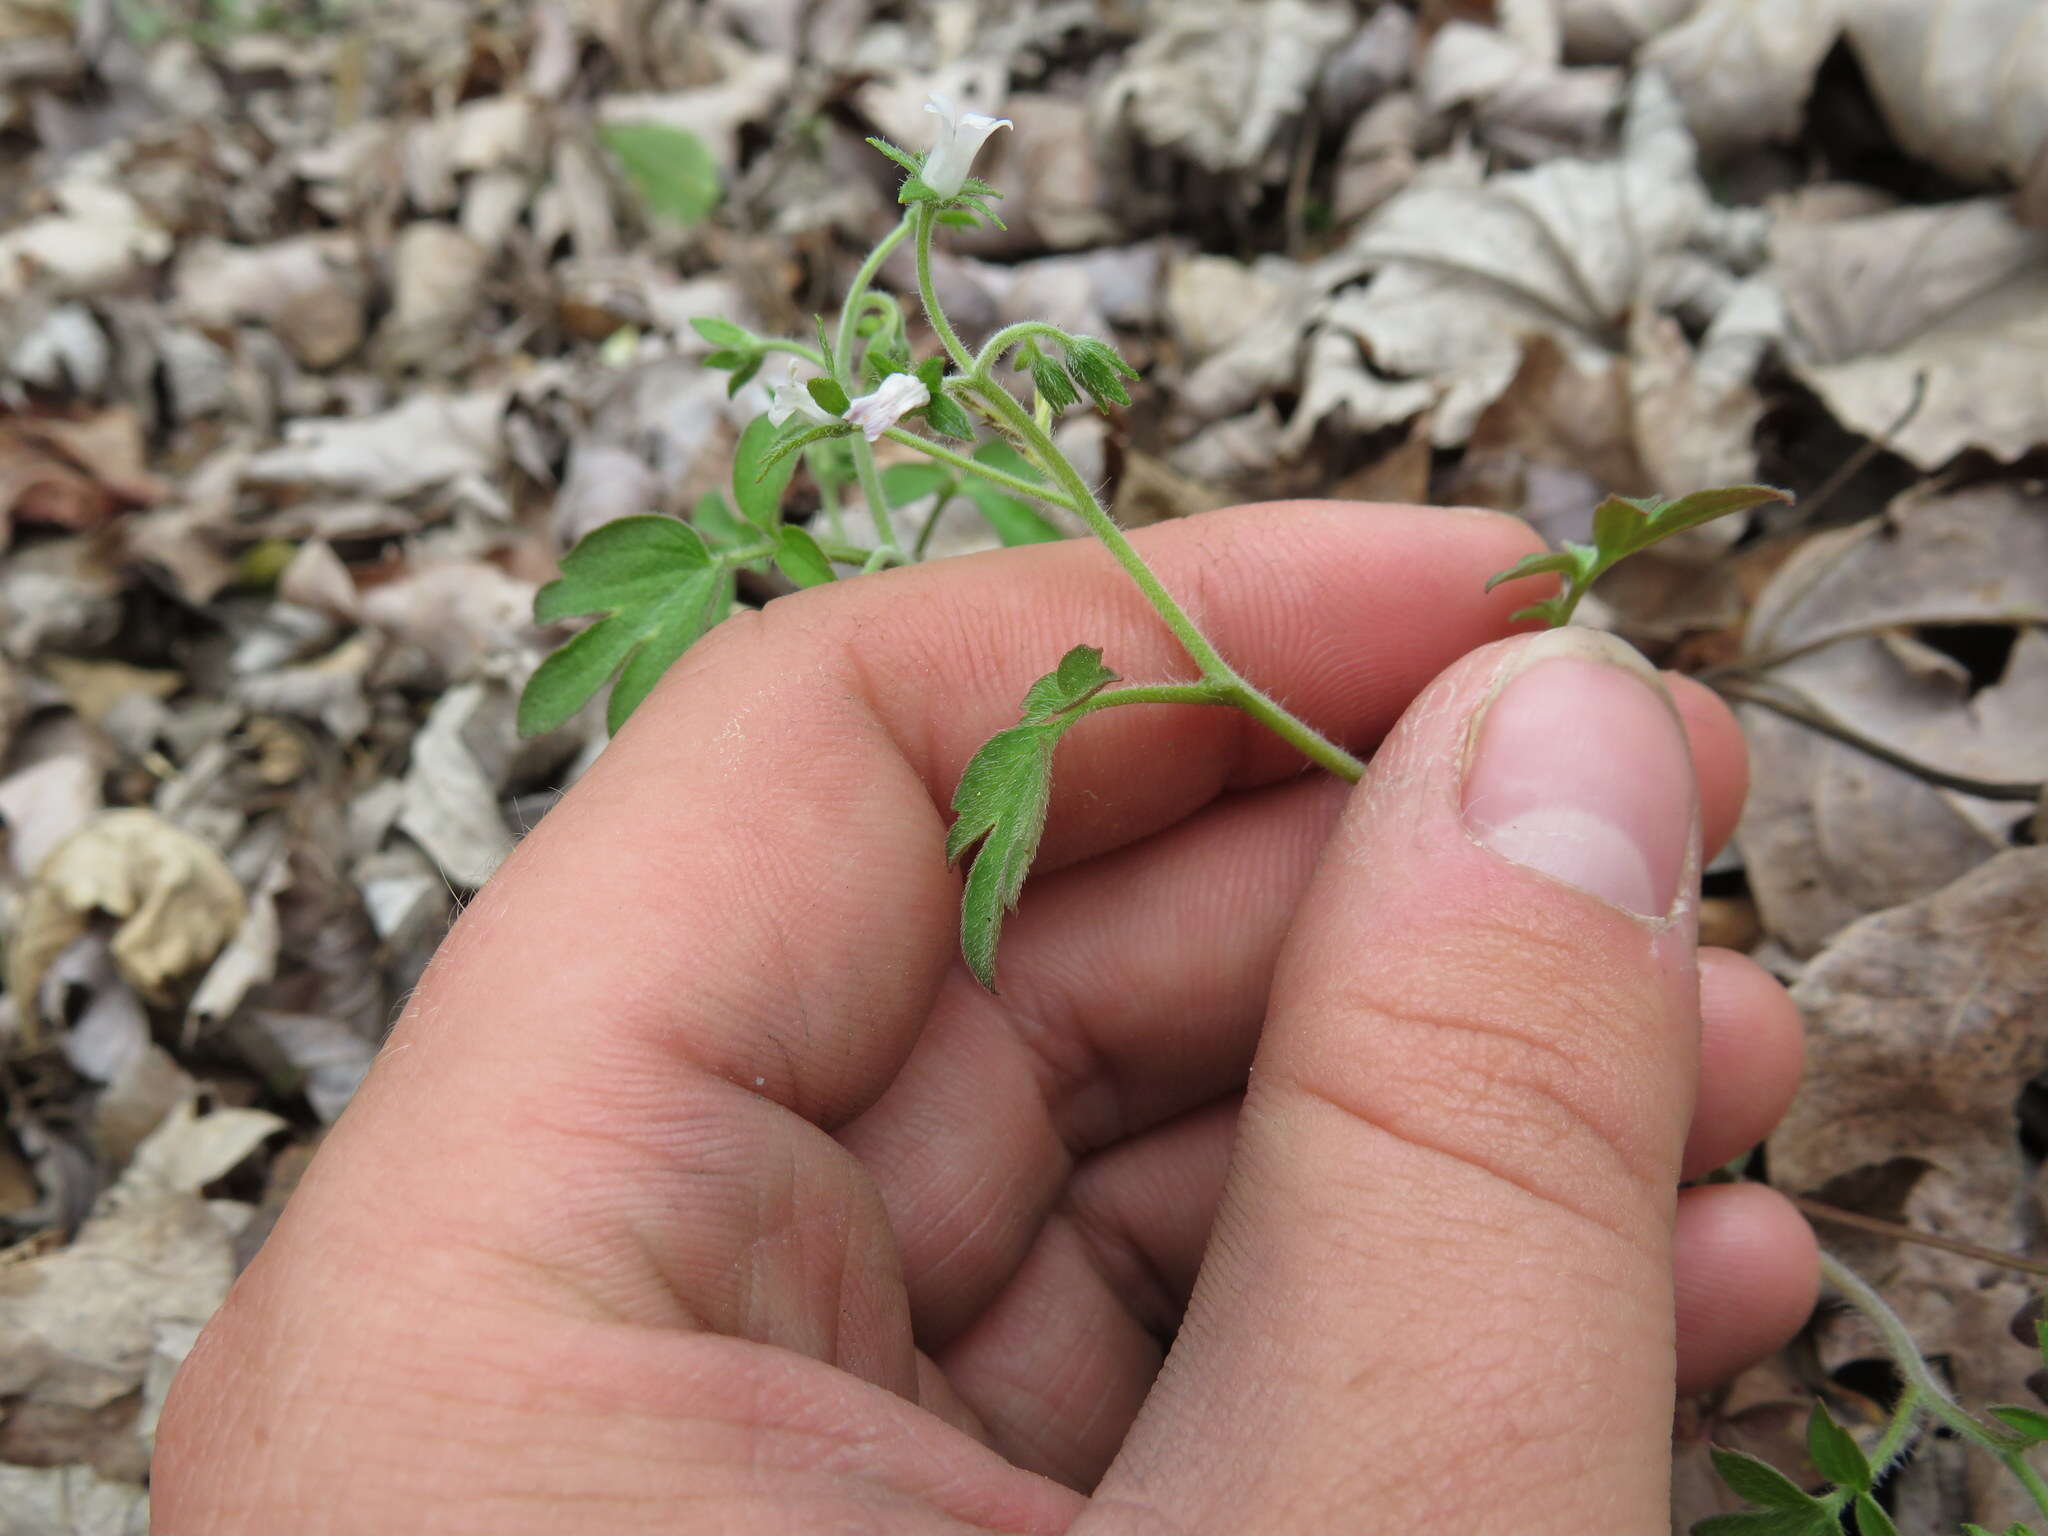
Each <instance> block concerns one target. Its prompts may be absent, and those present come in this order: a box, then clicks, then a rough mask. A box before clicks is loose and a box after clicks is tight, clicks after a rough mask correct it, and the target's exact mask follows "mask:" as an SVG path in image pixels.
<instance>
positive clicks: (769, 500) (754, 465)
mask: <svg viewBox="0 0 2048 1536" xmlns="http://www.w3.org/2000/svg"><path fill="white" fill-rule="evenodd" d="M783 436H784V434H783V433H782V432H781V431H779V430H778V429H777V428H776V426H775V424H774V423H773V422H771V421H770V420H769V419H768V418H767V417H766V416H756V417H755V418H754V419H753V420H752V421H750V422H748V423H747V429H746V431H744V432H742V433H741V434H740V442H739V447H738V448H736V449H735V450H734V451H733V457H732V499H733V502H734V504H735V505H737V506H738V507H739V509H740V516H742V517H744V518H745V519H746V520H747V521H748V522H750V523H752V524H753V525H754V526H755V527H756V528H759V529H760V530H761V531H762V532H763V533H773V532H774V531H775V525H776V524H777V523H778V522H780V521H781V518H782V493H783V492H784V491H785V490H787V489H788V488H789V477H790V476H791V475H793V474H795V473H796V459H795V458H794V457H793V456H791V455H788V454H784V455H781V456H779V457H775V458H771V457H770V455H771V454H773V453H774V451H775V449H776V448H777V447H778V446H779V444H780V442H781V441H782V439H783Z"/></svg>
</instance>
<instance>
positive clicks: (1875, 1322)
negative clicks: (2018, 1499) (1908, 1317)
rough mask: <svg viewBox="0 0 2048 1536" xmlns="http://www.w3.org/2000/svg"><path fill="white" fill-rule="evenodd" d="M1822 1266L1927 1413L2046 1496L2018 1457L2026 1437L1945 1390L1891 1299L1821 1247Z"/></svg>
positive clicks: (2046, 1490) (2047, 1490) (2044, 1505)
mask: <svg viewBox="0 0 2048 1536" xmlns="http://www.w3.org/2000/svg"><path fill="white" fill-rule="evenodd" d="M1820 1272H1821V1275H1822V1277H1823V1278H1824V1279H1825V1280H1826V1281H1827V1283H1828V1284H1829V1285H1831V1286H1833V1287H1834V1288H1835V1289H1836V1290H1837V1291H1840V1292H1841V1293H1842V1296H1843V1298H1844V1299H1845V1300H1846V1301H1848V1302H1849V1304H1850V1305H1852V1306H1853V1307H1855V1308H1856V1310H1857V1311H1859V1312H1861V1313H1862V1314H1863V1315H1864V1316H1865V1317H1866V1318H1868V1319H1869V1320H1870V1323H1871V1326H1873V1327H1874V1328H1876V1329H1877V1331H1878V1335H1879V1336H1880V1337H1881V1338H1882V1339H1883V1340H1884V1346H1885V1350H1886V1352H1887V1353H1888V1354H1890V1356H1891V1357H1892V1362H1893V1363H1894V1364H1895V1365H1897V1366H1898V1368H1899V1374H1900V1375H1901V1376H1904V1377H1905V1378H1906V1384H1907V1386H1908V1387H1909V1388H1910V1389H1912V1390H1913V1391H1914V1392H1916V1393H1917V1394H1918V1395H1919V1399H1920V1406H1921V1407H1923V1408H1925V1409H1926V1410H1927V1412H1928V1414H1929V1415H1931V1416H1932V1417H1934V1418H1937V1419H1939V1420H1941V1422H1942V1423H1943V1424H1945V1425H1947V1426H1948V1427H1949V1428H1950V1429H1952V1430H1954V1431H1955V1432H1956V1433H1957V1434H1959V1435H1961V1436H1962V1437H1963V1438H1964V1439H1965V1440H1968V1441H1970V1442H1971V1443H1972V1444H1974V1445H1976V1446H1978V1447H1980V1448H1981V1449H1983V1450H1986V1451H1989V1452H1990V1453H1991V1454H1992V1455H1994V1456H1996V1457H1997V1458H1998V1459H1999V1460H2000V1461H2002V1462H2004V1463H2005V1464H2006V1465H2007V1466H2008V1467H2010V1468H2012V1470H2013V1474H2014V1476H2016V1477H2018V1478H2019V1479H2020V1481H2021V1482H2023V1483H2026V1484H2028V1491H2029V1492H2030V1493H2032V1492H2033V1490H2034V1489H2035V1488H2036V1487H2041V1490H2042V1491H2041V1493H2040V1494H2037V1495H2035V1497H2036V1501H2037V1502H2040V1501H2041V1500H2042V1499H2044V1498H2048V1487H2043V1486H2042V1485H2041V1480H2040V1478H2039V1476H2038V1475H2036V1474H2035V1473H2034V1470H2033V1468H2031V1467H2028V1466H2026V1464H2025V1463H2024V1462H2019V1461H2018V1453H2019V1452H2021V1451H2022V1450H2024V1449H2025V1448H2026V1446H2027V1444H2028V1442H2027V1441H2025V1440H2022V1439H2021V1438H2020V1437H2018V1436H2016V1435H2013V1434H2010V1433H2008V1432H2006V1431H2004V1430H1998V1429H1993V1428H1992V1427H1991V1426H1990V1425H1988V1424H1986V1423H1984V1422H1983V1421H1982V1420H1980V1419H1978V1418H1976V1417H1975V1416H1974V1415H1972V1414H1970V1413H1969V1412H1968V1411H1967V1410H1965V1409H1964V1407H1963V1405H1962V1404H1961V1403H1958V1402H1957V1401H1956V1400H1955V1399H1954V1398H1953V1397H1951V1396H1949V1392H1948V1388H1946V1387H1945V1386H1943V1385H1942V1384H1941V1382H1940V1381H1939V1380H1938V1379H1937V1378H1936V1376H1935V1374H1934V1372H1933V1370H1932V1369H1931V1368H1930V1367H1929V1366H1928V1364H1927V1359H1926V1357H1925V1356H1924V1355H1922V1354H1921V1353H1920V1346H1919V1345H1918V1344H1916V1343H1914V1342H1913V1335H1912V1333H1911V1331H1910V1330H1908V1329H1907V1327H1906V1324H1905V1322H1904V1321H1903V1320H1902V1319H1901V1318H1900V1316H1899V1314H1898V1313H1896V1312H1894V1311H1893V1310H1892V1309H1891V1304H1890V1303H1889V1302H1887V1301H1886V1300H1885V1299H1884V1298H1883V1297H1882V1296H1880V1295H1878V1294H1877V1292H1876V1291H1875V1290H1874V1289H1872V1287H1871V1285H1870V1283H1869V1282H1868V1281H1866V1280H1865V1279H1864V1278H1863V1277H1862V1276H1861V1275H1859V1274H1857V1273H1856V1272H1855V1271H1854V1270H1853V1269H1851V1268H1849V1266H1848V1265H1846V1264H1844V1263H1843V1262H1842V1261H1841V1260H1840V1259H1838V1258H1836V1257H1835V1256H1834V1255H1833V1254H1831V1253H1829V1252H1828V1251H1827V1250H1826V1249H1825V1248H1823V1249H1822V1250H1821V1251H1820ZM2016 1463H2017V1464H2016ZM2041 1508H2042V1512H2043V1513H2048V1502H2044V1503H2042V1504H2041Z"/></svg>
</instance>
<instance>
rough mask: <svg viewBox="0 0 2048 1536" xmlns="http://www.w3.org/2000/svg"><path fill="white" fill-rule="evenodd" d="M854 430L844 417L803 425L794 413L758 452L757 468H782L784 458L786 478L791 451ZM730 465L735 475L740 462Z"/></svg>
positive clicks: (766, 471)
mask: <svg viewBox="0 0 2048 1536" xmlns="http://www.w3.org/2000/svg"><path fill="white" fill-rule="evenodd" d="M799 429H801V430H799ZM857 430H858V429H857V428H855V427H852V426H849V425H848V424H847V423H846V422H843V421H826V422H818V423H816V424H814V425H810V426H806V425H804V423H803V421H802V419H801V418H796V417H793V418H791V419H790V420H789V421H787V422H785V423H784V424H783V427H782V435H781V436H780V437H778V438H776V439H775V441H774V442H772V443H770V444H769V445H768V451H767V452H766V453H764V454H762V455H761V462H760V464H759V465H758V466H757V468H758V470H759V472H760V473H761V474H764V475H766V474H770V473H772V472H773V471H775V470H776V469H778V468H781V466H782V465H783V464H784V463H785V462H788V463H789V468H787V469H784V470H783V471H782V474H783V479H784V480H785V481H787V480H788V478H789V476H790V475H791V474H793V473H795V468H796V466H795V463H794V459H793V455H795V454H797V453H799V452H801V451H802V450H804V449H806V448H808V447H810V446H811V445H812V444H813V443H822V442H824V441H825V439H827V438H828V437H851V436H853V434H854V433H855V431H857ZM733 469H734V473H735V477H737V473H738V470H739V465H738V464H737V463H735V464H734V465H733ZM735 483H737V479H735ZM778 500H779V493H778ZM763 531H764V532H772V531H773V530H772V529H764V530H763Z"/></svg>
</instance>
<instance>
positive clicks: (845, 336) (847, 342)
mask: <svg viewBox="0 0 2048 1536" xmlns="http://www.w3.org/2000/svg"><path fill="white" fill-rule="evenodd" d="M915 222H916V214H915V211H912V212H906V213H905V214H904V215H903V217H902V218H901V219H899V220H897V222H896V227H895V228H894V229H892V230H890V231H889V233H888V234H886V235H884V236H883V237H882V240H881V243H880V244H879V245H877V246H876V247H875V248H874V249H873V250H872V251H869V252H868V259H867V260H866V261H864V262H862V263H861V266H860V270H859V271H858V272H856V273H854V275H853V284H852V286H851V287H849V288H848V289H847V290H846V302H845V303H844V304H842V305H841V306H840V308H839V333H838V335H837V336H836V337H835V338H834V339H833V343H832V369H831V372H832V377H833V379H834V380H835V381H836V382H837V383H838V385H839V387H840V388H841V389H843V390H845V391H846V393H847V395H848V396H849V397H851V396H854V395H858V394H859V393H860V390H859V388H858V387H857V386H856V384H855V381H854V374H853V342H854V325H855V323H856V322H857V321H858V320H859V318H860V309H861V301H862V300H863V299H864V298H865V297H866V295H867V291H868V285H869V284H870V283H872V282H873V281H874V280H875V274H876V273H877V272H879V271H881V270H882V263H883V262H884V261H886V260H888V257H889V253H890V252H891V251H893V250H895V249H896V247H897V246H899V245H901V244H902V243H903V241H904V238H905V237H906V236H907V235H909V233H910V232H911V229H912V227H913V226H914V224H915ZM848 446H849V447H851V449H852V450H853V471H854V474H855V475H856V476H858V477H859V480H860V491H861V495H862V496H863V497H865V498H866V499H867V504H868V513H869V515H870V516H871V517H872V518H873V519H874V523H875V540H876V542H877V544H878V545H879V546H880V547H881V548H882V549H884V550H888V551H890V552H891V553H900V550H899V548H898V545H897V543H896V526H895V524H894V523H892V522H891V521H890V520H889V502H888V498H887V497H885V496H884V495H883V494H882V476H881V472H880V471H879V470H877V469H876V468H875V451H874V449H873V448H871V447H870V446H869V445H868V442H867V440H866V439H865V438H858V437H857V438H855V439H853V441H852V442H851V443H850V444H849V445H848Z"/></svg>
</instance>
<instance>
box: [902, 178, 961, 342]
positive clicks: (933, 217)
mask: <svg viewBox="0 0 2048 1536" xmlns="http://www.w3.org/2000/svg"><path fill="white" fill-rule="evenodd" d="M912 217H913V218H914V219H915V220H916V222H917V296H918V297H919V298H920V299H922V300H924V314H925V318H926V319H927V320H929V321H931V323H932V331H933V333H934V334H936V335H937V336H938V338H939V345H940V346H942V347H944V348H945V349H946V356H948V357H950V358H951V359H953V366H954V367H955V368H958V369H959V370H960V371H961V372H962V373H965V374H972V373H973V372H974V359H973V358H971V357H969V356H968V355H967V348H966V347H964V346H962V345H961V343H960V337H959V336H958V335H957V334H956V333H955V332H954V330H953V322H952V321H950V320H948V319H947V318H946V312H945V310H943V309H941V308H940V307H939V301H938V295H937V291H936V290H935V289H934V288H933V287H932V228H933V226H934V225H935V224H936V223H937V222H938V210H937V209H936V208H934V207H933V206H932V204H930V203H919V204H918V205H917V208H916V209H915V211H914V212H913V214H912Z"/></svg>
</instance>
